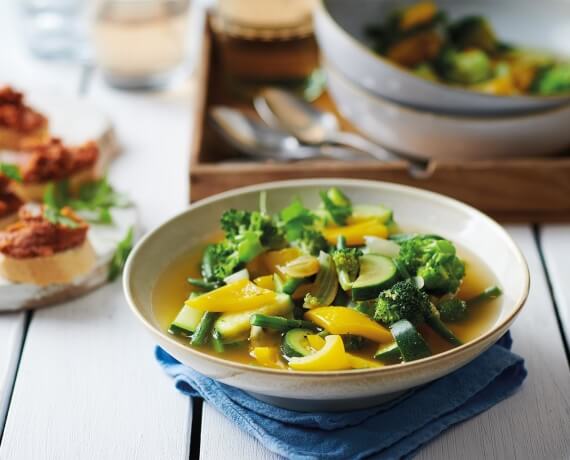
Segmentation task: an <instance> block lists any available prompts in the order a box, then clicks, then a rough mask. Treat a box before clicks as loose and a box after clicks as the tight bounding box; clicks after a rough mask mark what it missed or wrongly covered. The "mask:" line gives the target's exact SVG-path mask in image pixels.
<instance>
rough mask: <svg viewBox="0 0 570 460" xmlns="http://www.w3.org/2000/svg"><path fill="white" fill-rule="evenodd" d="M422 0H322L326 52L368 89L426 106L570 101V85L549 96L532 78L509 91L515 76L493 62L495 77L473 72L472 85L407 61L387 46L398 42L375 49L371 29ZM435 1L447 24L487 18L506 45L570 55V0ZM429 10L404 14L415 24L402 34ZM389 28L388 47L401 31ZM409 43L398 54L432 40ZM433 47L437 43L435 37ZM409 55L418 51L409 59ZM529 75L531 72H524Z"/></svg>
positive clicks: (464, 109)
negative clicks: (506, 77) (444, 79)
mask: <svg viewBox="0 0 570 460" xmlns="http://www.w3.org/2000/svg"><path fill="white" fill-rule="evenodd" d="M417 3H418V0H409V1H396V0H380V1H378V0H358V1H355V2H347V1H345V0H321V2H320V5H319V6H318V8H317V9H316V13H315V31H316V37H317V41H318V43H319V47H320V49H321V52H322V53H323V55H324V56H325V57H326V59H327V60H328V61H330V62H332V63H333V64H334V65H335V67H337V68H338V69H340V70H341V71H342V73H343V74H344V75H345V76H346V77H347V78H349V79H350V80H352V81H353V82H354V83H356V84H357V85H359V86H361V87H363V88H366V89H367V90H368V91H370V92H371V93H372V94H375V95H378V96H380V97H382V98H386V99H388V100H391V101H393V102H397V103H400V104H404V105H408V106H410V107H415V108H418V109H422V110H430V111H434V112H439V113H453V114H461V115H466V114H467V115H500V114H513V113H524V112H530V111H537V110H543V109H547V108H552V107H556V106H560V105H562V104H567V103H569V102H570V92H569V91H565V92H560V93H556V94H550V92H549V91H546V92H544V94H548V95H543V94H542V93H537V94H534V93H532V92H531V91H530V90H527V89H528V88H527V87H530V85H531V82H530V81H529V82H528V83H524V85H523V87H524V88H525V89H523V90H520V91H511V90H508V88H506V86H509V85H510V86H512V85H511V83H512V81H509V82H507V83H508V85H507V84H505V80H504V78H503V77H504V75H505V73H504V71H503V69H504V67H500V68H493V69H492V72H493V75H494V76H496V77H497V78H496V79H495V78H490V77H489V78H484V76H482V77H473V79H472V80H473V83H472V84H470V85H466V84H458V83H455V84H453V83H451V84H450V83H449V82H447V83H445V82H442V81H441V79H438V78H433V72H431V71H430V72H428V73H429V75H428V73H426V72H425V66H424V67H422V66H420V65H419V64H420V61H418V62H417V63H416V62H415V61H414V63H413V64H412V63H410V64H409V65H408V64H405V62H406V59H403V58H402V59H403V61H404V63H398V62H396V61H395V60H394V59H396V60H397V59H398V58H397V57H392V58H391V52H390V51H391V50H395V49H396V47H395V46H394V47H392V48H391V49H388V50H386V52H379V51H378V50H376V51H375V49H374V48H375V47H376V48H378V41H377V39H375V38H374V33H370V31H371V30H373V29H374V28H377V29H378V28H379V27H380V26H382V25H383V24H386V21H387V20H388V19H389V18H390V16H391V15H393V14H394V12H396V11H398V10H401V9H402V8H405V7H407V6H410V5H414V4H417ZM423 3H426V2H423ZM435 3H436V4H437V7H438V8H439V10H440V11H441V12H444V13H445V14H446V15H447V22H446V23H445V25H444V27H447V26H448V25H450V24H453V23H454V22H455V21H457V20H459V19H462V18H466V17H473V16H477V17H482V18H484V19H485V20H486V21H487V22H488V23H489V24H491V26H492V28H493V29H494V31H495V35H496V38H497V41H498V42H500V43H499V45H501V46H503V45H504V44H508V45H509V46H511V45H512V46H514V47H517V48H520V49H525V50H533V53H534V52H535V51H536V52H537V53H536V54H538V53H544V54H547V55H550V56H554V57H555V59H558V60H562V61H564V62H570V29H569V28H568V27H567V25H568V17H570V4H569V3H568V2H565V1H562V0H548V1H546V2H536V1H533V0H507V1H500V2H497V1H493V0H480V1H468V0H440V1H437V2H435ZM425 14H426V12H425V8H424V11H416V12H415V13H412V14H410V15H408V16H410V18H411V21H412V22H410V21H407V22H408V23H410V24H412V25H411V26H410V27H411V29H410V30H406V31H400V33H401V34H402V35H403V36H406V37H409V36H410V35H412V33H413V32H414V30H413V27H414V25H413V21H414V20H415V21H416V22H418V21H420V22H421V18H422V16H425ZM418 18H419V19H418ZM416 26H417V29H418V30H420V31H422V30H423V29H425V28H426V27H427V26H429V24H425V26H426V27H424V24H422V23H419V22H418V23H417V24H416ZM367 31H368V32H367ZM384 33H385V35H386V36H387V37H386V39H385V40H384V41H386V42H388V43H389V44H390V46H391V45H392V44H393V43H392V39H393V36H394V34H396V33H398V32H394V31H393V30H392V31H391V30H387V31H385V32H384ZM424 38H425V37H424ZM428 38H429V37H428ZM408 45H409V46H408ZM412 45H413V44H411V43H408V44H407V45H404V46H400V50H397V51H398V53H397V54H399V55H402V54H403V53H402V50H403V49H404V47H405V48H406V49H405V51H406V52H407V51H409V49H410V48H415V50H420V52H421V51H422V50H424V51H425V50H429V49H430V43H429V42H426V41H425V40H424V41H420V42H418V44H417V46H416V45H414V46H413V47H412ZM432 48H434V49H435V48H437V43H436V44H435V45H434V47H432ZM440 51H441V50H439V49H436V50H435V52H434V53H436V54H437V53H439V52H440ZM460 51H464V50H460ZM467 51H468V52H470V51H472V50H470V49H468V50H467ZM393 54H395V53H393ZM408 54H410V53H408ZM435 57H436V56H435V54H434V56H432V57H431V58H434V59H435ZM475 57H480V56H475ZM412 58H413V56H412V57H411V58H409V59H412ZM402 59H400V60H402ZM409 59H408V60H409ZM434 59H431V60H432V61H433V60H434ZM482 59H485V57H483V58H482ZM446 62H447V61H446ZM493 65H494V63H493ZM432 70H433V69H432ZM477 78H479V79H480V80H481V81H479V79H477ZM524 78H527V79H528V78H530V79H532V77H527V76H525V77H524ZM458 80H461V78H459V79H458ZM520 80H521V78H519V76H517V78H516V81H517V82H518V81H520Z"/></svg>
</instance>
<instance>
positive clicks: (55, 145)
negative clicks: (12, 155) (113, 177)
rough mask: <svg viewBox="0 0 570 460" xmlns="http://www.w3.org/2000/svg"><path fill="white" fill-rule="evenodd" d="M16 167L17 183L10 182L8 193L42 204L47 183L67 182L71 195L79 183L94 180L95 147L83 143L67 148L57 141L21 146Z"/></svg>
mask: <svg viewBox="0 0 570 460" xmlns="http://www.w3.org/2000/svg"><path fill="white" fill-rule="evenodd" d="M22 157H23V158H24V159H23V160H22V163H21V164H20V166H19V167H20V175H21V176H22V181H21V182H13V184H12V190H13V191H14V192H15V193H16V194H17V195H18V196H20V197H21V198H22V199H24V200H25V201H42V199H43V196H44V193H45V189H46V187H47V185H48V184H49V183H50V182H57V181H62V180H67V181H68V183H69V188H70V191H71V192H72V193H75V192H77V191H78V190H79V187H80V186H81V184H83V183H85V182H90V181H93V180H95V179H97V174H96V165H97V159H98V157H99V147H98V146H97V143H95V142H87V143H85V144H83V145H80V146H77V147H67V146H65V145H64V144H63V143H62V142H61V140H60V139H57V138H51V139H50V140H49V141H47V142H42V143H32V144H27V145H26V146H24V148H23V150H22Z"/></svg>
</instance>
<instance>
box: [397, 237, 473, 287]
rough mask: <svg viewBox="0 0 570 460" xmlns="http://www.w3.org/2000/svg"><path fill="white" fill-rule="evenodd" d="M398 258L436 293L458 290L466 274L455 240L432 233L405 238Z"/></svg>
mask: <svg viewBox="0 0 570 460" xmlns="http://www.w3.org/2000/svg"><path fill="white" fill-rule="evenodd" d="M397 261H398V263H399V264H402V265H404V267H405V268H406V270H407V271H408V272H409V274H410V275H411V276H421V277H422V278H423V279H424V289H425V290H426V291H427V292H429V293H431V294H435V295H443V294H447V293H453V292H456V291H457V289H458V288H459V286H460V284H461V280H462V279H463V277H464V276H465V264H464V263H463V262H462V261H461V259H459V258H458V257H457V255H456V251H455V246H453V243H451V241H448V240H445V239H439V237H434V236H432V235H425V236H422V235H418V236H415V237H413V238H411V239H408V240H405V241H402V242H401V243H400V254H399V255H398V258H397Z"/></svg>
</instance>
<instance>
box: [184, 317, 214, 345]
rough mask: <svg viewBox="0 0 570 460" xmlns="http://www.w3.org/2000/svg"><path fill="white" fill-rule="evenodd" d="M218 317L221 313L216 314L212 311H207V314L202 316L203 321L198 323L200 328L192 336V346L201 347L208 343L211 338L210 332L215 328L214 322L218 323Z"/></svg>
mask: <svg viewBox="0 0 570 460" xmlns="http://www.w3.org/2000/svg"><path fill="white" fill-rule="evenodd" d="M218 316H219V313H214V312H211V311H207V312H206V313H204V316H202V319H201V320H200V322H199V323H198V327H196V330H195V331H194V334H192V339H191V340H190V345H193V346H200V345H204V344H205V343H206V342H207V341H208V338H209V337H210V332H211V331H212V328H213V327H214V322H215V321H216V319H217V318H218Z"/></svg>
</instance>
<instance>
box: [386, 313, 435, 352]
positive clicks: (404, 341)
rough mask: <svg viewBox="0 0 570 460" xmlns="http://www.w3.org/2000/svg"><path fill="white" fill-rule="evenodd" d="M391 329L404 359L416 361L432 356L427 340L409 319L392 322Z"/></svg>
mask: <svg viewBox="0 0 570 460" xmlns="http://www.w3.org/2000/svg"><path fill="white" fill-rule="evenodd" d="M390 330H391V331H392V335H393V336H394V339H395V340H396V343H397V344H398V348H399V349H400V353H401V354H402V358H403V360H404V361H415V360H416V359H421V358H426V357H428V356H431V351H430V349H429V347H428V345H427V343H426V341H425V340H424V338H423V337H422V335H421V334H420V333H419V332H418V331H417V330H416V328H415V327H414V326H413V325H412V323H410V322H409V321H408V320H407V319H401V320H400V321H398V322H396V323H394V324H392V326H391V327H390Z"/></svg>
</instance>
